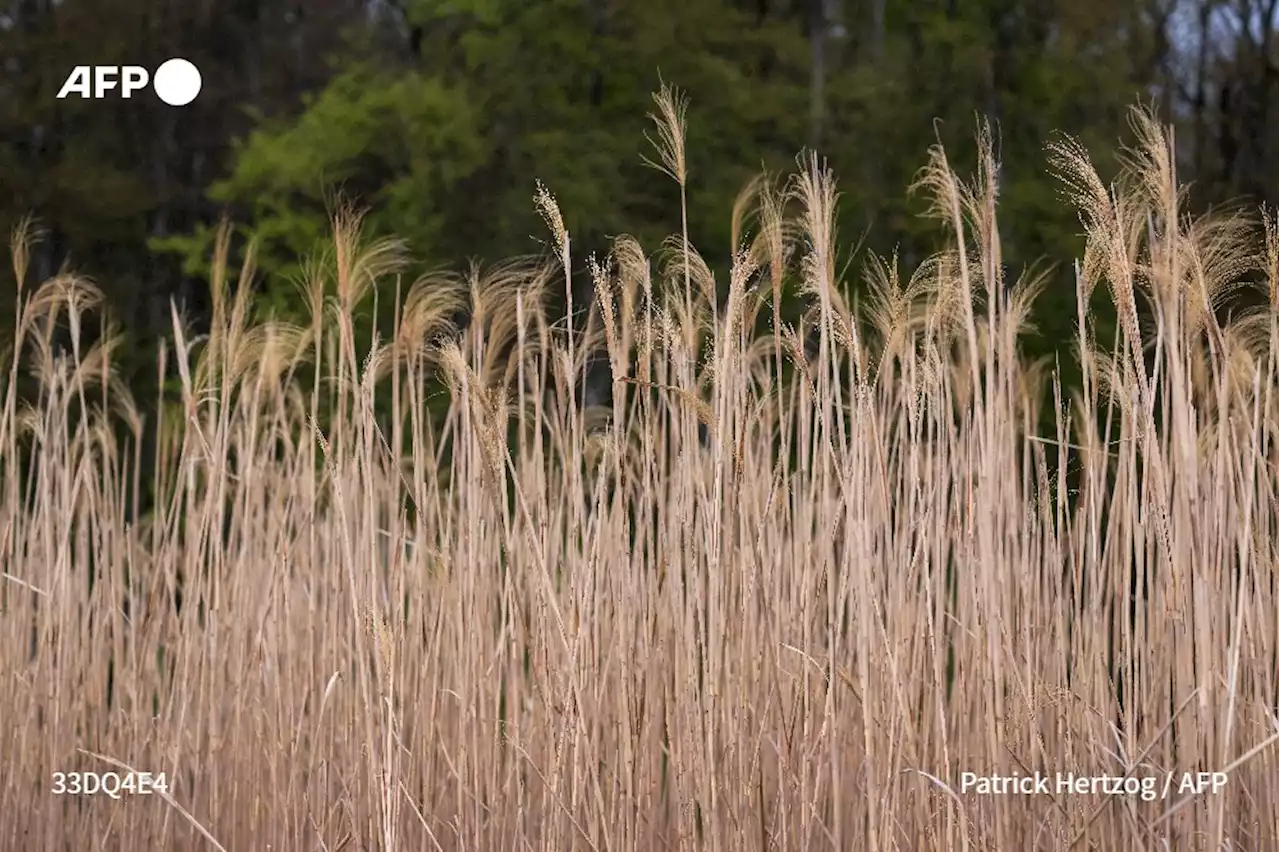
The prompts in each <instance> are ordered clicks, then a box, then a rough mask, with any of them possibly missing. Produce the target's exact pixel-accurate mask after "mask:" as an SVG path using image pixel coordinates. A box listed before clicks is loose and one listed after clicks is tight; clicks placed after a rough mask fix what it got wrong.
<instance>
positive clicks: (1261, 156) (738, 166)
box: [0, 0, 1278, 408]
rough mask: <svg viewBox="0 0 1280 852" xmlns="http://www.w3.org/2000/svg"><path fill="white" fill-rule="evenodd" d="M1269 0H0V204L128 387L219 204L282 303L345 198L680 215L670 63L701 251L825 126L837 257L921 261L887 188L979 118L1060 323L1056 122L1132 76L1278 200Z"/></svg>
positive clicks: (1073, 226)
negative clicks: (195, 93)
mask: <svg viewBox="0 0 1280 852" xmlns="http://www.w3.org/2000/svg"><path fill="white" fill-rule="evenodd" d="M1277 2H1278V0H910V1H909V2H908V0H399V2H397V0H305V2H302V0H293V2H284V1H283V0H182V2H177V0H14V2H10V3H8V4H5V5H4V7H2V8H4V9H7V11H2V12H0V56H3V61H4V75H3V77H2V78H0V139H2V140H3V142H0V186H2V187H3V192H0V226H2V227H3V228H4V231H5V233H8V231H9V230H10V229H12V228H13V227H14V225H15V224H16V223H17V222H18V221H20V220H21V217H23V216H24V215H27V214H34V215H35V216H36V217H37V221H38V224H39V226H40V228H41V229H42V231H43V240H42V242H41V243H40V244H39V245H38V246H37V247H36V249H35V252H34V254H33V257H32V261H33V262H32V274H31V276H30V277H31V279H32V281H34V280H38V279H40V278H43V277H47V276H48V275H50V274H52V273H55V272H57V271H58V270H59V269H60V268H62V267H63V265H64V264H67V265H69V267H70V268H71V269H74V270H75V271H78V272H82V273H84V274H86V275H88V276H90V277H91V278H92V279H93V280H94V281H95V282H96V283H97V284H98V285H99V286H100V287H101V288H102V289H103V290H104V291H105V293H106V294H107V305H108V306H109V309H110V311H111V314H112V316H113V318H114V319H115V321H116V322H117V323H118V324H119V326H120V328H121V329H122V330H123V331H124V333H125V334H126V339H127V345H126V346H124V347H122V348H121V349H120V350H118V351H117V355H116V360H117V366H118V368H119V369H120V371H121V373H122V374H123V376H124V378H125V379H126V381H127V382H128V383H129V384H130V385H131V386H132V387H133V388H134V390H135V393H137V394H139V399H140V401H145V400H146V399H147V398H148V396H149V394H150V393H154V391H155V386H156V382H157V377H156V370H155V352H156V345H157V341H158V340H159V339H160V338H161V337H163V336H167V335H168V334H169V331H170V327H171V319H170V311H169V304H170V300H171V299H172V300H175V301H176V302H177V304H178V305H179V306H180V308H181V310H183V311H184V312H185V313H186V315H187V316H188V317H189V318H190V320H191V322H192V324H193V325H194V326H195V327H196V329H197V331H198V329H199V327H200V324H201V321H202V314H203V312H205V311H207V310H208V297H207V284H206V283H205V282H206V280H207V274H208V263H209V258H210V256H211V249H212V242H213V236H212V235H213V233H214V230H215V228H216V226H217V224H218V222H219V220H220V219H221V217H223V216H229V217H230V218H231V220H232V221H233V222H235V223H236V224H237V227H238V231H237V234H238V239H237V242H236V244H235V245H236V246H237V250H240V249H241V248H242V247H243V244H244V242H243V237H244V236H246V235H248V234H250V233H253V234H256V235H257V236H258V237H259V239H260V249H261V251H260V261H261V264H262V267H263V269H264V275H263V276H262V278H261V280H260V281H259V282H258V285H257V286H259V288H260V289H261V290H262V291H263V295H264V299H263V300H262V304H264V305H265V306H267V307H269V308H270V309H272V310H274V311H275V312H277V314H280V315H282V316H284V317H285V318H288V317H289V315H290V314H292V313H294V312H296V311H297V310H298V308H299V301H298V297H297V295H296V291H295V289H294V286H293V283H292V279H293V278H294V277H295V276H296V274H297V273H298V271H299V269H298V265H297V264H298V260H299V258H300V257H302V256H305V255H306V254H307V253H308V252H310V251H311V250H312V249H313V248H314V247H315V245H316V243H317V241H323V240H325V239H326V230H327V222H328V215H329V212H330V210H331V209H332V207H333V205H334V204H335V202H336V201H338V200H339V199H347V200H349V201H353V202H355V203H357V204H359V205H361V206H363V207H367V208H368V209H369V210H370V215H369V218H368V224H369V227H370V228H371V229H372V231H374V232H378V233H386V234H394V235H397V236H399V237H401V238H403V239H404V240H405V241H406V242H407V245H408V248H409V249H410V251H411V252H412V253H413V255H414V257H416V258H417V259H418V260H419V261H420V263H421V264H422V265H423V266H424V267H431V268H438V267H441V266H451V267H453V268H455V269H460V270H461V269H465V268H466V266H467V264H468V263H469V262H470V261H471V260H473V259H474V260H481V261H489V262H492V261H496V260H499V259H502V258H506V257H510V256H512V255H518V254H526V253H530V252H540V251H544V250H545V247H544V246H543V245H542V244H541V242H540V241H541V240H543V239H544V238H545V228H544V226H543V225H542V223H541V222H540V221H539V219H538V217H537V214H536V212H535V208H534V205H533V203H532V195H533V192H534V188H535V180H541V181H542V182H543V183H545V185H546V186H547V187H548V188H549V189H550V190H551V191H552V192H553V193H554V194H555V196H556V197H557V199H558V200H559V202H560V205H561V208H562V210H563V211H564V213H565V215H566V218H567V225H568V227H569V229H570V232H571V234H572V237H573V240H574V247H575V255H576V259H577V262H578V263H579V264H583V265H585V261H586V258H587V253H588V252H590V251H602V250H607V248H608V245H609V239H610V238H611V237H612V236H615V235H618V234H620V233H630V234H633V235H635V236H637V237H639V238H640V239H641V241H642V244H644V245H645V246H646V247H648V248H650V249H657V248H658V247H659V245H660V241H661V240H662V239H663V238H664V237H665V236H667V235H668V234H671V233H673V232H678V231H679V227H680V219H679V210H680V208H679V197H678V190H677V188H676V187H675V186H674V185H673V184H672V182H671V181H669V180H666V179H664V178H663V177H662V176H661V175H659V174H658V173H657V172H655V171H653V170H652V169H649V168H647V167H646V166H645V164H644V163H643V161H642V155H643V154H644V153H645V152H646V151H647V150H648V144H647V143H646V141H645V138H644V133H645V132H646V130H647V129H649V128H650V124H649V122H648V120H647V118H646V114H647V113H648V112H650V111H651V110H652V109H653V105H652V103H651V101H650V93H651V92H652V91H653V90H654V89H656V88H657V86H658V84H659V80H660V79H661V80H665V81H666V82H668V83H673V84H675V85H677V86H679V87H680V88H681V89H682V90H684V91H685V92H686V93H687V94H688V96H689V98H690V111H689V125H688V127H689V140H688V151H689V157H690V181H689V211H688V212H689V222H690V236H691V239H692V242H693V243H694V245H695V246H697V247H698V248H699V250H700V251H701V252H702V253H703V254H704V256H705V257H706V258H707V259H708V261H709V262H711V264H712V266H713V268H717V266H719V268H720V269H721V270H723V259H724V258H725V257H726V256H727V255H728V252H729V250H730V239H731V236H730V215H729V214H730V211H731V209H732V206H733V202H734V199H735V196H736V195H737V193H738V191H739V190H740V189H741V188H742V187H743V185H744V184H745V183H747V182H748V181H749V180H750V179H751V178H752V177H753V176H754V175H756V174H758V173H759V172H760V171H761V170H762V169H766V170H769V171H771V172H772V173H774V174H779V173H785V172H786V171H787V170H789V169H790V168H791V167H792V166H793V165H794V161H795V160H794V158H795V156H796V154H797V153H798V152H800V150H801V149H803V148H805V147H813V148H816V149H817V150H818V151H819V152H820V153H821V154H822V155H824V156H825V157H827V158H828V160H829V162H830V164H831V166H832V167H833V168H834V169H835V171H836V174H837V175H838V176H839V177H840V179H841V190H842V193H843V196H842V201H841V219H840V232H841V233H840V235H841V237H842V241H843V243H844V244H845V245H846V246H847V250H846V254H845V259H846V260H848V261H849V264H850V265H849V266H848V267H847V268H848V271H849V276H848V277H849V280H850V282H851V286H855V287H856V279H857V273H858V271H859V269H860V268H861V264H862V263H863V262H865V260H866V257H867V253H868V252H871V251H874V252H876V253H877V254H880V255H885V256H891V255H893V254H894V253H896V254H897V256H898V257H899V260H900V263H901V264H902V266H903V268H904V269H906V270H910V269H912V268H914V266H915V265H916V264H917V263H919V262H920V261H921V260H922V259H923V258H924V257H926V256H927V254H928V253H929V252H930V251H932V250H933V248H934V245H935V241H936V240H937V238H938V236H939V235H938V234H937V233H936V232H935V231H934V230H933V226H932V225H930V224H929V223H928V222H927V221H926V220H924V219H922V218H920V217H919V216H918V215H917V214H918V213H919V212H920V209H919V204H920V203H921V202H920V201H919V200H918V199H915V198H913V197H912V195H911V194H910V193H908V192H907V188H908V186H909V185H910V184H911V182H912V179H913V176H914V175H915V173H916V170H917V169H918V168H919V167H920V166H921V165H923V164H924V162H925V157H926V150H927V148H928V146H929V145H930V144H932V143H933V142H935V141H941V142H943V143H944V144H945V145H946V146H947V149H948V152H949V154H950V155H951V159H952V160H953V162H957V163H964V162H966V161H967V159H968V157H969V153H970V152H971V151H972V150H973V136H974V130H975V127H976V121H977V120H978V119H979V118H980V117H982V118H985V119H987V120H989V121H990V122H991V123H992V125H993V128H994V132H995V134H996V136H997V139H998V152H999V156H1000V159H1001V162H1002V179H1003V189H1002V203H1003V208H1002V212H1001V222H1002V225H1003V228H1004V230H1003V233H1002V237H1003V240H1004V251H1005V259H1006V261H1007V264H1008V266H1009V268H1010V271H1011V272H1013V273H1015V274H1016V273H1018V272H1020V271H1022V270H1024V269H1027V268H1042V269H1043V270H1044V272H1045V273H1046V274H1048V275H1050V276H1052V278H1053V280H1052V283H1051V285H1050V286H1049V287H1048V288H1047V290H1046V292H1045V294H1044V295H1043V296H1042V298H1041V299H1040V302H1039V312H1038V315H1037V317H1036V320H1037V327H1038V331H1037V333H1036V335H1035V336H1034V337H1033V338H1031V339H1030V340H1029V343H1028V346H1029V348H1030V349H1031V350H1032V352H1033V354H1051V353H1054V352H1056V351H1058V350H1059V349H1060V348H1062V346H1063V344H1064V343H1065V342H1066V341H1068V340H1069V338H1070V335H1071V329H1072V325H1073V323H1074V318H1075V315H1076V313H1075V305H1074V288H1073V287H1071V286H1070V283H1069V282H1070V275H1071V268H1070V262H1071V259H1072V258H1074V257H1076V256H1077V251H1078V249H1079V241H1078V233H1079V232H1080V230H1081V228H1080V225H1079V223H1078V222H1077V221H1076V219H1075V217H1074V216H1073V214H1072V213H1071V211H1070V209H1069V207H1068V206H1067V205H1066V204H1063V203H1061V201H1060V198H1059V195H1058V187H1057V186H1056V184H1055V182H1054V179H1053V178H1052V177H1051V176H1050V175H1049V173H1048V171H1047V169H1046V163H1045V157H1044V146H1045V143H1046V142H1048V141H1049V140H1050V139H1051V138H1052V137H1053V135H1054V134H1055V133H1056V132H1059V131H1065V132H1068V133H1070V134H1072V135H1074V136H1076V137H1078V138H1080V139H1081V140H1082V141H1083V142H1084V143H1085V144H1086V145H1087V146H1088V147H1089V148H1090V150H1091V151H1093V152H1094V154H1095V155H1098V156H1099V157H1100V158H1103V157H1105V155H1106V153H1107V152H1109V151H1112V150H1115V148H1116V146H1117V144H1119V143H1122V142H1123V141H1124V140H1125V138H1126V135H1127V126H1126V109H1127V107H1129V106H1130V105H1132V104H1134V103H1135V102H1144V103H1147V104H1152V105H1154V106H1155V107H1156V108H1157V109H1158V110H1159V112H1160V114H1161V115H1162V116H1163V117H1164V118H1165V119H1166V120H1167V121H1169V122H1171V123H1173V124H1174V125H1175V126H1176V128H1177V133H1178V155H1179V158H1180V161H1181V168H1182V170H1183V171H1182V175H1183V177H1184V179H1186V180H1189V181H1192V182H1193V184H1192V194H1191V199H1190V205H1191V207H1192V209H1195V210H1204V209H1206V208H1208V207H1210V206H1221V205H1246V206H1249V207H1253V208H1254V209H1256V207H1257V205H1258V204H1260V203H1266V204H1267V205H1269V206H1270V207H1271V209H1274V206H1275V203H1276V191H1277V168H1276V167H1277V60H1276V24H1275V21H1276V4H1277ZM170 56H183V57H186V58H188V59H190V60H192V61H193V62H195V63H196V65H197V66H198V67H199V68H200V69H201V71H202V73H203V76H204V89H203V92H202V94H201V96H200V97H199V98H198V99H197V100H196V102H195V103H194V104H192V105H190V106H188V107H185V108H181V109H175V108H169V107H164V106H162V105H160V104H159V103H158V102H157V101H156V100H155V98H154V97H152V96H151V95H150V93H147V94H146V96H145V97H138V98H135V99H133V100H132V101H131V102H124V101H121V100H119V99H118V98H113V99H109V100H102V101H81V100H77V99H71V100H64V101H59V100H57V99H55V97H54V95H55V93H56V92H57V90H58V89H59V87H60V85H61V83H62V82H63V80H64V79H65V78H66V76H67V74H68V72H69V71H70V69H71V67H72V66H73V65H76V64H111V63H135V62H136V63H138V64H144V65H148V66H149V67H151V68H154V67H155V66H156V65H157V64H158V63H159V62H160V61H162V60H163V59H165V58H168V57H170ZM4 274H5V275H7V276H8V277H7V278H6V279H5V280H4V282H3V287H4V288H5V291H6V292H4V293H2V294H0V299H2V301H0V305H4V306H5V307H4V308H2V309H0V336H4V332H5V329H4V328H3V326H4V325H5V324H6V323H9V324H11V322H12V311H11V309H10V308H9V307H8V306H9V305H11V304H12V292H13V284H14V282H13V280H12V275H11V274H10V273H9V272H8V270H7V269H6V270H5V272H4ZM721 275H722V276H723V271H722V272H721ZM28 283H30V282H28ZM145 407H146V406H145V404H144V408H145Z"/></svg>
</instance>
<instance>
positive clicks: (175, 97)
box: [58, 59, 201, 106]
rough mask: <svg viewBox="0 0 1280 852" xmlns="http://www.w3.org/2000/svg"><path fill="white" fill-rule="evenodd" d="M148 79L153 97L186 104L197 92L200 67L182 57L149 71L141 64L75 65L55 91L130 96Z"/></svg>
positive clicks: (63, 94)
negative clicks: (60, 86) (154, 92)
mask: <svg viewBox="0 0 1280 852" xmlns="http://www.w3.org/2000/svg"><path fill="white" fill-rule="evenodd" d="M148 82H150V83H151V86H152V88H154V89H155V90H156V97H158V98H159V99H160V100H162V101H164V102H165V103H166V104H168V105H169V106H186V105H187V104H189V103H191V102H192V101H194V100H195V99H196V95H198V94H200V83H201V80H200V70H199V69H198V68H196V66H195V65H193V64H191V63H190V62H188V61H187V60H185V59H170V60H168V61H167V62H164V63H163V64H161V66H160V67H159V68H157V69H156V73H155V74H154V75H152V74H149V73H148V72H147V69H146V68H143V67H142V66H141V65H77V66H76V67H75V68H73V69H71V74H70V75H69V76H68V77H67V81H66V82H65V83H63V84H62V88H61V89H60V90H59V91H58V98H59V99H63V98H68V97H70V96H72V95H79V96H80V97H81V98H94V99H101V98H106V97H114V96H115V94H114V93H116V92H119V96H120V97H122V98H131V97H133V93H134V92H138V91H141V90H142V89H145V88H146V87H147V83H148Z"/></svg>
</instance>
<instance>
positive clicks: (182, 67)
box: [152, 59, 200, 106]
mask: <svg viewBox="0 0 1280 852" xmlns="http://www.w3.org/2000/svg"><path fill="white" fill-rule="evenodd" d="M152 85H153V86H155V90H156V97H158V98H160V100H162V101H164V102H165V103H167V104H168V105H169V106H186V105H187V104H189V103H191V102H192V101H194V100H195V99H196V95H198V94H200V69H199V68H196V66H194V65H192V64H191V63H190V62H188V61H187V60H185V59H170V60H169V61H167V62H165V63H164V64H163V65H161V66H160V67H159V68H157V69H156V73H155V77H154V78H153V82H152Z"/></svg>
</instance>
